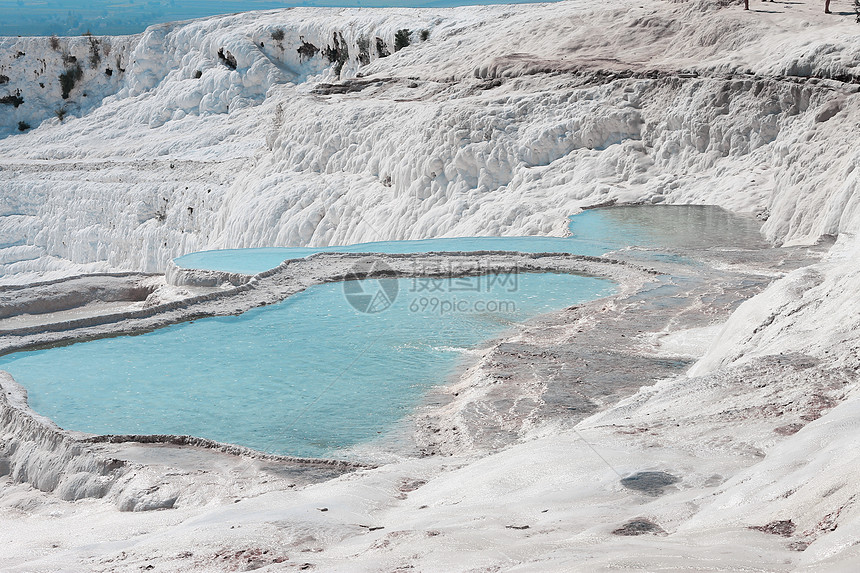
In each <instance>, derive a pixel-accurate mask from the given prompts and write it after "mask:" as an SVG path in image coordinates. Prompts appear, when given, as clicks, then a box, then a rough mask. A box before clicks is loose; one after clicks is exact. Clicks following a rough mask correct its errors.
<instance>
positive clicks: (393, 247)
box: [174, 205, 766, 274]
mask: <svg viewBox="0 0 860 573" xmlns="http://www.w3.org/2000/svg"><path fill="white" fill-rule="evenodd" d="M760 226H761V222H759V221H756V220H755V219H754V218H752V217H743V216H738V215H734V214H732V213H729V212H728V211H725V210H723V209H720V208H719V207H710V206H701V205H665V206H664V205H657V206H647V207H642V206H618V207H608V208H604V209H589V210H587V211H583V212H582V213H579V214H577V215H574V216H573V217H571V218H570V224H569V226H568V228H569V230H570V236H569V237H456V238H445V239H426V240H420V241H383V242H374V243H359V244H355V245H345V246H332V247H278V248H264V249H225V250H220V251H201V252H197V253H190V254H187V255H184V256H182V257H179V258H177V259H175V261H174V262H175V263H176V264H177V265H179V266H180V267H183V268H190V269H209V270H218V271H227V272H233V273H245V274H256V273H259V272H263V271H266V270H268V269H271V268H274V267H276V266H278V265H279V264H281V263H282V262H283V261H284V260H286V259H295V258H301V257H307V256H308V255H312V254H314V253H324V252H328V253H331V252H342V253H427V252H431V251H521V252H524V253H576V254H579V255H590V256H600V255H603V254H605V253H607V252H609V251H614V250H618V249H625V248H630V247H637V246H638V247H657V248H662V249H668V250H670V251H675V252H681V253H683V252H684V251H685V250H687V249H691V248H692V249H707V248H733V247H737V246H750V245H753V244H756V243H758V244H760V245H761V246H762V247H765V246H766V245H765V244H764V242H763V240H762V238H761V234H760V233H759V228H760ZM655 257H656V258H665V257H666V255H655ZM673 260H677V257H676V258H675V259H673Z"/></svg>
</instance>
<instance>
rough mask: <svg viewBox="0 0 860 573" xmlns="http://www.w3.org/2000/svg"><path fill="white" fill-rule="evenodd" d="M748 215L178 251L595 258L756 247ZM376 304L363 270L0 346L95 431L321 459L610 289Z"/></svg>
mask: <svg viewBox="0 0 860 573" xmlns="http://www.w3.org/2000/svg"><path fill="white" fill-rule="evenodd" d="M758 227H759V223H758V222H756V221H755V220H754V219H752V218H746V217H737V216H734V215H731V214H729V213H727V212H726V211H723V210H721V209H719V208H716V207H646V208H642V207H613V208H608V209H599V210H592V211H586V212H584V213H582V214H580V215H576V216H574V217H572V218H571V224H570V230H571V237H569V238H541V237H505V238H460V239H456V238H453V239H432V240H426V241H399V242H398V241H394V242H387V243H366V244H362V245H352V246H349V247H331V248H324V249H319V248H278V249H244V250H233V251H209V252H204V253H194V254H191V255H186V256H184V257H181V258H180V259H178V260H177V263H178V264H180V265H182V266H186V267H194V268H211V269H221V270H227V271H233V272H246V273H253V272H260V271H263V270H266V269H269V268H272V267H274V266H277V265H278V264H279V263H280V262H281V261H283V260H284V259H286V258H295V257H300V256H307V255H309V254H311V253H314V252H319V251H353V252H369V251H381V252H424V251H472V250H520V251H531V252H547V251H556V252H574V253H580V254H588V255H600V254H602V253H605V252H607V251H612V250H617V249H624V248H630V249H635V248H638V247H640V246H646V247H662V248H665V249H668V251H669V252H668V255H670V256H676V254H675V253H682V254H683V253H684V252H685V250H686V249H689V248H696V249H703V248H734V247H735V246H749V245H750V244H754V243H756V242H759V243H761V238H760V236H759V233H758ZM386 280H387V281H389V283H387V284H388V285H389V286H390V285H391V284H392V283H396V284H397V287H398V294H397V296H396V298H395V300H394V303H393V304H392V305H391V307H390V308H387V309H386V310H384V311H382V312H377V313H374V314H365V313H362V312H359V311H357V310H356V309H355V308H353V307H352V306H351V305H350V304H349V302H350V296H352V295H351V293H354V292H355V291H356V289H357V288H359V287H360V288H361V290H362V292H366V293H372V292H374V289H376V291H377V292H378V290H379V288H380V286H381V285H380V283H378V282H377V281H361V282H358V281H352V282H345V283H330V284H324V285H319V286H315V287H312V288H309V289H307V290H306V291H304V292H302V293H300V294H298V295H295V296H293V297H290V298H289V299H287V300H285V301H283V302H281V303H279V304H275V305H272V306H268V307H263V308H259V309H255V310H252V311H249V312H246V313H245V314H243V315H241V316H237V317H218V318H206V319H201V320H197V321H194V322H189V323H184V324H179V325H175V326H172V327H168V328H164V329H161V330H158V331H155V332H150V333H147V334H142V335H138V336H123V337H118V338H110V339H103V340H96V341H90V342H82V343H78V344H73V345H71V346H65V347H57V348H51V349H47V350H38V351H30V352H18V353H14V354H11V355H8V356H5V357H2V358H0V369H3V370H7V371H9V372H10V373H11V374H12V375H13V376H14V377H15V379H16V380H17V381H18V382H20V383H21V384H23V385H24V386H25V387H26V388H27V390H28V393H29V398H30V404H31V406H32V407H33V409H34V410H36V411H37V412H39V413H40V414H43V415H45V416H48V417H49V418H51V419H53V420H55V421H56V422H57V423H58V424H59V425H60V426H61V427H64V428H67V429H70V430H79V431H84V432H91V433H96V434H190V435H194V436H200V437H205V438H210V439H213V440H218V441H222V442H230V443H235V444H240V445H244V446H248V447H251V448H255V449H258V450H263V451H269V452H276V453H283V454H291V455H302V456H332V455H337V452H338V451H339V450H343V449H346V448H350V447H351V446H355V445H357V444H363V443H367V442H368V441H370V440H372V439H373V438H376V437H377V436H379V435H380V434H384V433H386V432H387V431H389V430H391V429H392V428H393V427H394V425H395V424H396V423H397V422H398V420H401V419H403V418H404V416H406V415H408V414H409V413H410V412H411V411H412V410H413V408H414V407H415V406H416V404H418V403H420V400H421V398H422V396H424V395H425V394H426V392H427V391H428V389H429V388H431V387H432V386H434V385H438V384H442V383H444V382H446V379H447V377H448V376H449V375H451V374H452V373H453V372H454V371H455V370H456V368H457V365H458V362H459V360H460V359H461V357H462V356H463V354H464V353H465V352H468V350H469V349H473V348H475V347H476V346H479V345H480V344H481V342H483V341H487V340H488V339H491V338H494V337H497V336H498V335H500V334H502V333H504V332H505V331H506V330H507V329H509V328H510V327H511V326H512V324H513V323H516V322H521V321H524V320H526V319H528V318H530V317H533V316H535V315H538V314H541V313H545V312H549V311H552V310H556V309H560V308H564V307H566V306H569V305H572V304H576V303H578V302H582V301H586V300H591V299H595V298H598V297H602V296H606V295H608V294H611V293H612V292H613V290H614V285H613V284H612V283H610V282H609V281H606V280H601V279H596V278H586V277H580V276H574V275H566V274H518V275H489V276H484V277H480V278H479V277H472V278H469V279H452V280H450V281H448V280H444V279H443V280H440V281H439V282H432V281H430V280H429V279H402V280H397V281H395V280H394V279H386Z"/></svg>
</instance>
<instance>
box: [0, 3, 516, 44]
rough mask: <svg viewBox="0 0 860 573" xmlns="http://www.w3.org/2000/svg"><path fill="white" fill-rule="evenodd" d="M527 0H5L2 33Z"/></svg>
mask: <svg viewBox="0 0 860 573" xmlns="http://www.w3.org/2000/svg"><path fill="white" fill-rule="evenodd" d="M526 3H528V0H418V1H417V2H416V1H409V0H304V1H302V0H299V1H284V0H280V1H279V0H246V1H244V2H242V1H237V0H90V1H88V2H81V1H80V0H0V14H2V15H3V17H2V18H0V36H49V35H51V34H56V35H58V36H77V35H80V34H83V33H85V32H91V33H93V34H97V35H123V34H136V33H138V32H142V31H143V30H144V29H146V27H147V26H151V25H152V24H160V23H164V22H175V21H179V20H190V19H192V18H201V17H203V16H212V15H215V14H232V13H235V12H245V11H248V10H270V9H274V8H288V7H291V6H320V7H321V6H334V7H359V8H379V7H416V8H418V7H436V8H439V7H450V6H463V5H469V4H526Z"/></svg>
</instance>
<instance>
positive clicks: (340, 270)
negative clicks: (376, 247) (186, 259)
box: [0, 251, 661, 356]
mask: <svg viewBox="0 0 860 573" xmlns="http://www.w3.org/2000/svg"><path fill="white" fill-rule="evenodd" d="M480 256H483V257H490V260H489V261H484V262H485V264H484V266H483V267H481V268H478V269H475V268H469V267H464V268H463V269H462V270H461V271H460V272H457V273H456V274H454V275H451V276H452V277H454V276H473V275H475V274H487V273H491V272H495V271H497V270H500V269H501V270H505V272H510V269H511V266H512V265H513V266H514V268H520V269H521V270H523V271H525V272H557V273H570V274H580V275H584V276H592V277H600V278H607V279H609V280H612V281H615V282H617V283H618V284H619V286H621V287H625V286H626V287H627V288H635V286H634V285H635V284H638V283H639V282H641V279H643V278H644V277H646V276H655V275H659V274H661V272H660V271H657V270H654V269H651V268H648V267H644V266H639V265H637V264H633V263H630V262H627V261H623V260H619V259H612V258H608V257H594V256H590V255H578V254H572V253H522V252H519V251H471V252H454V253H400V254H397V253H395V254H387V253H316V254H314V255H311V256H310V257H307V258H300V259H288V260H286V261H284V262H283V263H281V264H280V265H278V266H277V267H275V268H274V269H270V270H268V271H264V272H262V273H258V274H256V275H239V274H237V273H221V272H220V271H202V272H205V273H207V274H206V276H210V274H211V273H215V274H223V275H225V276H231V275H232V276H235V277H241V279H240V280H242V281H243V282H242V283H241V284H239V285H233V284H232V283H230V286H229V287H226V285H225V288H221V289H220V290H215V291H213V292H209V293H206V294H200V295H195V296H191V297H187V298H183V299H179V300H172V301H169V302H163V303H160V304H156V305H153V306H151V307H148V308H143V309H136V310H130V311H123V312H119V313H108V314H104V315H98V316H94V317H89V318H84V319H75V320H69V321H61V322H56V323H52V324H47V325H41V326H29V327H22V328H18V329H10V330H6V331H2V332H0V356H4V355H7V354H11V353H13V352H18V351H22V350H34V349H39V348H47V347H52V346H59V345H68V344H74V343H76V342H83V341H88V340H95V339H101V338H111V337H116V336H125V335H132V334H142V333H146V332H150V331H153V330H157V329H159V328H163V327H166V326H171V325H174V324H180V323H183V322H189V321H192V320H197V319H200V318H207V317H214V316H230V315H239V314H242V313H244V312H246V311H248V310H251V309H253V308H257V307H260V306H267V305H270V304H275V303H278V302H281V301H283V300H285V299H286V298H288V297H290V296H292V295H294V294H297V293H299V292H302V291H304V290H305V289H307V288H308V287H310V286H313V285H317V284H323V283H330V282H340V281H344V280H349V279H350V278H355V277H354V276H352V275H351V274H350V271H351V269H352V266H353V265H354V264H355V262H356V261H362V260H366V259H368V258H370V257H372V258H373V259H375V260H381V261H385V262H387V263H388V264H389V266H391V267H392V268H391V270H390V271H385V272H386V273H389V275H390V276H396V277H400V278H413V277H421V276H439V272H437V271H433V270H432V268H433V267H432V265H425V266H423V267H422V266H421V265H418V264H417V263H421V262H424V263H439V262H440V261H446V262H451V261H457V262H460V261H462V262H469V261H472V260H474V258H475V257H480ZM350 263H352V264H350ZM437 266H438V265H437ZM320 267H322V268H320ZM177 268H179V267H177ZM194 272H201V271H196V270H195V271H194ZM442 272H443V273H444V271H442ZM448 272H450V271H448ZM213 276H214V275H213ZM379 276H383V275H379ZM445 276H448V275H445ZM375 277H376V275H371V276H368V277H365V278H375ZM245 279H247V280H245Z"/></svg>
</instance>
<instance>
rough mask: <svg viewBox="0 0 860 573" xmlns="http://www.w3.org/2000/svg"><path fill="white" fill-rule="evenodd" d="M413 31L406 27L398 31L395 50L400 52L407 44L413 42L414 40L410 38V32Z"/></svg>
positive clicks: (395, 36)
mask: <svg viewBox="0 0 860 573" xmlns="http://www.w3.org/2000/svg"><path fill="white" fill-rule="evenodd" d="M410 33H411V32H410V31H409V30H407V29H406V28H404V29H402V30H397V33H396V34H394V51H395V52H399V51H400V50H402V49H403V48H405V47H406V46H408V45H409V44H411V43H412V40H410V39H409V34H410Z"/></svg>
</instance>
